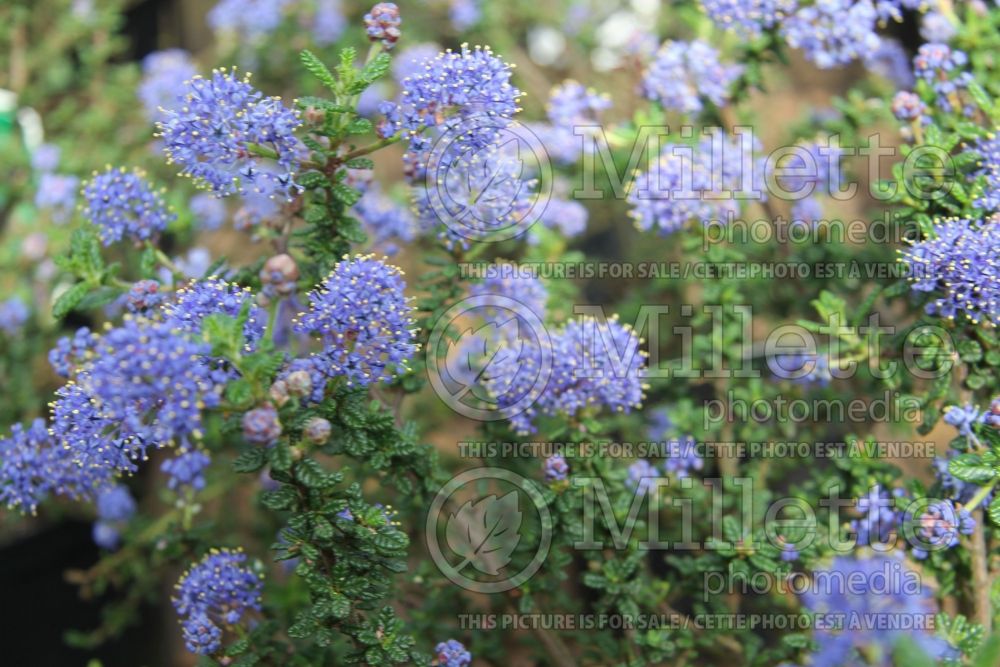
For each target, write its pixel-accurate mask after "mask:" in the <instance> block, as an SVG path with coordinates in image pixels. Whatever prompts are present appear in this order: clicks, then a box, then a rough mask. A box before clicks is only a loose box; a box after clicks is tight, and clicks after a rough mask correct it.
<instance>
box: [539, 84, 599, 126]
mask: <svg viewBox="0 0 1000 667" xmlns="http://www.w3.org/2000/svg"><path fill="white" fill-rule="evenodd" d="M610 108H611V98H610V97H609V96H608V95H606V94H602V93H598V92H597V91H595V90H593V89H590V88H587V87H586V86H584V85H583V84H582V83H580V82H578V81H573V80H572V79H567V80H566V81H563V82H562V83H561V84H559V85H557V86H555V87H553V88H552V91H551V92H550V93H549V101H548V104H547V105H546V107H545V113H546V115H547V116H548V118H549V120H550V121H551V122H552V123H553V124H555V125H563V126H569V127H572V126H574V125H587V124H594V123H596V122H597V121H598V118H599V114H600V113H601V112H602V111H605V110H606V109H610Z"/></svg>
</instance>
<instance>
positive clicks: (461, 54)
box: [381, 45, 521, 149]
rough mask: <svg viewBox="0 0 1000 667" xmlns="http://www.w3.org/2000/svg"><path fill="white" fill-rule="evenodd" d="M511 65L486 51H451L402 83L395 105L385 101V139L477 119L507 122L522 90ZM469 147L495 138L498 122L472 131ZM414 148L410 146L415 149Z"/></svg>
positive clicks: (467, 48) (466, 138) (514, 109)
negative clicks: (515, 80) (514, 76)
mask: <svg viewBox="0 0 1000 667" xmlns="http://www.w3.org/2000/svg"><path fill="white" fill-rule="evenodd" d="M510 77H511V66H510V65H508V64H507V63H505V62H504V61H502V60H500V58H498V57H496V56H495V55H493V52H492V51H490V49H489V48H486V47H478V46H477V47H475V48H471V49H470V48H469V46H468V45H462V48H461V50H460V51H452V50H450V49H449V50H447V51H444V52H443V53H439V54H438V55H437V56H436V57H434V58H432V59H430V60H427V61H425V62H424V63H423V67H422V68H421V70H420V71H419V72H418V73H416V74H412V75H410V76H409V77H407V78H406V79H405V80H403V82H402V83H401V86H402V93H401V94H400V98H399V101H398V102H397V103H386V104H384V105H383V108H382V109H381V111H382V112H383V113H384V114H385V115H386V121H385V125H384V126H383V128H382V130H381V132H382V134H383V136H391V135H394V134H396V133H399V132H404V133H406V134H407V135H410V136H412V135H413V134H415V133H418V132H420V131H421V130H422V129H424V128H426V127H437V126H450V125H451V124H453V123H459V124H460V123H462V122H463V121H466V120H468V119H469V118H472V117H476V116H488V117H491V118H493V119H509V118H511V117H513V116H514V114H516V113H517V111H518V106H517V102H518V99H519V98H520V97H521V91H520V90H518V89H517V88H515V87H514V86H513V85H512V84H511V83H510ZM467 134H468V136H467V137H465V142H466V145H469V146H472V147H475V148H484V147H486V146H488V145H490V144H491V143H492V142H493V140H494V139H495V137H496V134H497V124H496V123H483V124H482V126H479V127H477V128H476V129H473V130H469V131H468V133H467ZM411 149H412V146H411Z"/></svg>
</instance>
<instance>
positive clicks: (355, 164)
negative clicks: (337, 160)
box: [344, 157, 375, 169]
mask: <svg viewBox="0 0 1000 667" xmlns="http://www.w3.org/2000/svg"><path fill="white" fill-rule="evenodd" d="M344 166H345V167H347V168H348V169H374V168H375V163H374V162H372V161H371V160H370V159H368V158H366V157H356V158H353V159H351V160H348V161H347V162H345V163H344Z"/></svg>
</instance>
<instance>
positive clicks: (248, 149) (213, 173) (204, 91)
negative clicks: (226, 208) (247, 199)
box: [157, 69, 301, 199]
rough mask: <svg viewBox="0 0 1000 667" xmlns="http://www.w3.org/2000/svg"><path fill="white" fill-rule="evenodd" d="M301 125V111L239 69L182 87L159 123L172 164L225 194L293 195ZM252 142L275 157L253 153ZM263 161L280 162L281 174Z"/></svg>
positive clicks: (279, 197)
mask: <svg viewBox="0 0 1000 667" xmlns="http://www.w3.org/2000/svg"><path fill="white" fill-rule="evenodd" d="M299 125H301V121H300V120H299V115H298V113H297V112H295V111H292V110H291V109H288V108H286V107H285V106H284V105H283V104H282V103H281V100H280V99H279V98H277V97H264V96H263V95H262V94H261V93H260V92H259V91H258V90H256V89H255V88H254V87H253V86H251V85H250V77H249V75H247V76H244V77H243V78H242V79H241V78H239V77H238V76H237V74H236V71H235V69H234V70H231V71H229V72H225V71H223V70H215V71H213V72H212V76H211V77H210V78H204V77H200V76H196V77H194V78H193V79H191V80H190V81H188V82H187V83H186V84H185V85H184V88H183V89H182V90H180V91H178V97H177V102H176V103H175V104H174V105H173V106H172V107H171V108H170V109H168V110H167V111H166V112H165V117H164V120H162V121H160V122H158V123H157V128H158V130H159V134H160V136H161V137H162V139H163V147H164V148H163V150H164V152H165V153H166V155H167V158H168V161H169V162H170V163H176V164H178V165H179V166H180V168H181V173H183V174H184V175H186V176H190V177H191V178H193V179H194V180H195V181H196V182H197V183H199V184H201V185H204V186H206V187H208V188H210V189H211V190H213V191H214V192H215V193H216V194H218V195H220V196H226V195H232V194H246V193H248V192H257V193H260V194H264V195H267V196H270V197H275V198H278V199H282V198H285V199H287V198H289V197H290V196H291V195H292V194H294V193H295V192H297V190H298V188H297V186H296V185H295V183H294V182H293V180H292V179H293V175H294V172H295V171H296V170H297V169H298V154H299V146H300V144H299V142H298V140H297V139H296V138H295V130H296V129H297V128H298V127H299ZM252 145H259V146H263V147H264V148H265V149H267V150H270V151H273V152H274V153H275V155H276V156H277V157H276V159H275V160H273V161H265V159H264V158H260V157H256V156H255V155H254V154H253V149H252ZM261 165H268V166H272V167H273V166H276V167H277V168H278V171H277V172H276V173H274V172H272V171H270V170H269V169H266V168H262V166H261Z"/></svg>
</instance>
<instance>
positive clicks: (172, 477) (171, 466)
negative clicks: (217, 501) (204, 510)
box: [160, 447, 212, 491]
mask: <svg viewBox="0 0 1000 667" xmlns="http://www.w3.org/2000/svg"><path fill="white" fill-rule="evenodd" d="M211 463H212V459H211V458H210V457H209V456H208V454H207V453H205V451H203V450H201V449H197V448H195V447H188V448H185V449H182V450H181V451H179V452H177V454H176V455H175V456H174V457H173V458H172V459H167V460H166V461H164V462H163V463H162V464H161V465H160V470H162V471H163V472H164V473H166V474H167V477H168V479H167V488H169V489H172V490H173V491H181V490H183V489H191V490H192V491H201V490H202V489H204V488H205V474H204V473H205V470H206V469H207V468H208V466H209V464H211Z"/></svg>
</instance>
